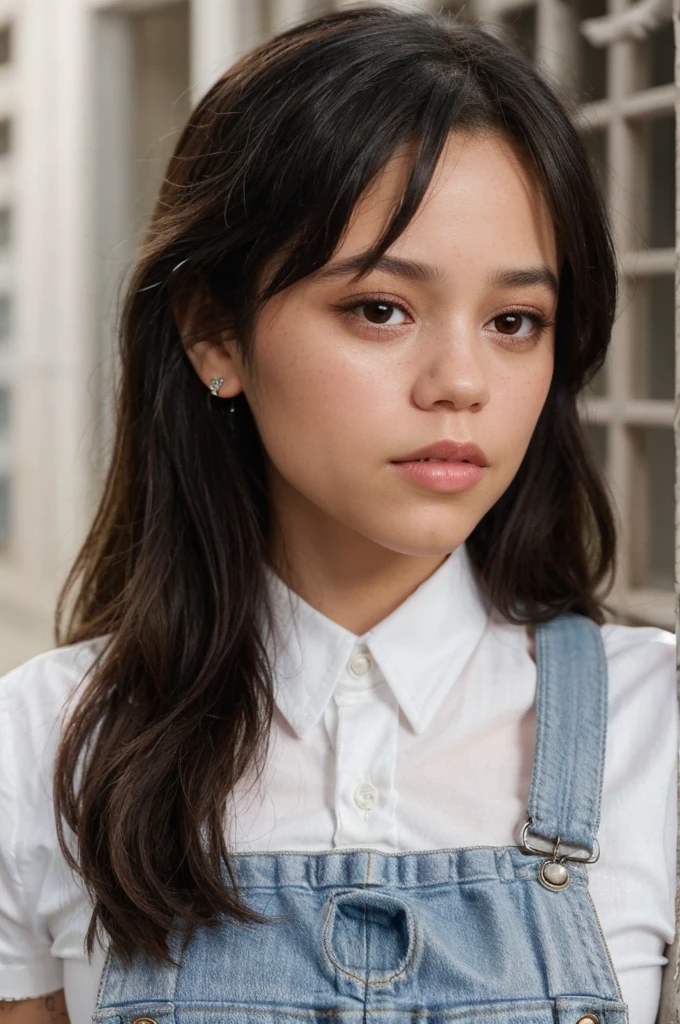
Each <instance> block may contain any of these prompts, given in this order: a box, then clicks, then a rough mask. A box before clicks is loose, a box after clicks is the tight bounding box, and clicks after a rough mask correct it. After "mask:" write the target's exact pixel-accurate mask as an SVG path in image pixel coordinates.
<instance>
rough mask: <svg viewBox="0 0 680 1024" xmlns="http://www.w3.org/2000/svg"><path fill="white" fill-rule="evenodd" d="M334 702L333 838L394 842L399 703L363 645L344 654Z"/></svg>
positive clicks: (339, 841) (346, 842) (341, 841)
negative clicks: (334, 814)
mask: <svg viewBox="0 0 680 1024" xmlns="http://www.w3.org/2000/svg"><path fill="white" fill-rule="evenodd" d="M333 703H334V705H335V708H336V711H337V731H336V744H335V754H336V788H335V808H336V822H337V825H336V830H335V834H334V843H335V844H336V845H342V846H345V845H358V844H360V843H363V842H366V841H367V840H368V839H369V837H370V840H371V841H372V842H378V843H384V844H386V845H388V846H391V845H396V842H397V836H396V818H395V814H394V808H395V803H396V793H395V791H394V773H395V767H396V747H397V730H398V721H399V714H398V706H397V703H396V700H395V698H394V695H393V694H392V693H391V691H390V689H389V687H388V686H387V684H386V682H385V680H384V679H382V677H381V675H380V673H379V671H378V669H377V666H376V663H375V660H374V659H373V657H372V655H371V654H370V652H369V651H367V650H366V649H365V648H364V649H359V650H356V651H355V652H354V653H353V654H352V655H351V656H350V657H349V658H348V659H347V661H346V663H345V671H344V672H343V674H342V677H341V679H340V680H339V682H338V686H337V688H336V691H335V694H334V701H333ZM369 820H370V825H369V824H368V822H369ZM369 830H370V831H369Z"/></svg>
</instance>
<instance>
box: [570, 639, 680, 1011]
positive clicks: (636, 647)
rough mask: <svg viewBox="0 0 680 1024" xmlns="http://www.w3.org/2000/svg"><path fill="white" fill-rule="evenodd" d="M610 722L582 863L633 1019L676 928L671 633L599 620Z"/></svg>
mask: <svg viewBox="0 0 680 1024" xmlns="http://www.w3.org/2000/svg"><path fill="white" fill-rule="evenodd" d="M602 634H603V639H604V642H605V648H606V651H607V660H608V669H609V723H608V731H607V755H606V760H605V769H604V780H603V781H604V785H603V794H602V801H603V804H602V821H601V826H600V832H599V839H600V845H601V858H600V860H599V861H598V862H597V863H596V864H593V865H592V867H591V868H589V875H590V889H591V892H592V896H593V899H594V902H595V905H596V907H597V909H598V912H599V916H600V919H601V922H602V926H603V929H604V932H605V935H606V938H607V943H608V946H609V950H610V952H611V955H612V958H613V961H614V964H615V966H616V970H617V975H618V978H619V982H620V985H621V988H622V991H623V996H624V999H625V1001H626V1002H627V1003H628V1006H629V1012H630V1019H631V1021H634V1022H635V1024H648V1022H649V1024H652V1022H653V1021H655V1020H656V1016H657V1010H658V1004H659V992H660V987H661V978H662V971H663V968H664V966H665V964H666V957H665V948H666V945H667V944H668V943H670V942H671V941H672V940H673V936H674V933H675V913H674V910H675V889H676V878H675V869H676V857H675V848H676V833H677V808H676V779H677V770H678V767H677V761H678V732H679V721H678V698H677V683H676V668H675V663H676V645H675V637H674V636H673V634H671V633H668V632H666V631H665V630H661V629H658V628H655V627H648V626H644V627H641V626H623V625H618V624H611V623H610V624H607V625H605V626H604V627H602Z"/></svg>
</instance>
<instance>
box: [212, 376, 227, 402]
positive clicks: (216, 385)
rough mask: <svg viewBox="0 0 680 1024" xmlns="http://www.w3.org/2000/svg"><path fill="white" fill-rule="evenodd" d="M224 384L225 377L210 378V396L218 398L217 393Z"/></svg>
mask: <svg viewBox="0 0 680 1024" xmlns="http://www.w3.org/2000/svg"><path fill="white" fill-rule="evenodd" d="M223 384H224V377H211V378H210V394H211V395H212V396H213V398H216V397H217V392H218V391H219V390H220V388H221V387H222V385H223Z"/></svg>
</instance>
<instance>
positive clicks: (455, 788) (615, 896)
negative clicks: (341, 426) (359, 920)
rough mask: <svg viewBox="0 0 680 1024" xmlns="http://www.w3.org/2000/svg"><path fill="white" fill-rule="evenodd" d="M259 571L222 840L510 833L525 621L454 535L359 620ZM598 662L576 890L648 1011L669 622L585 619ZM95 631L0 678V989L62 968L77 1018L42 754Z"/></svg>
mask: <svg viewBox="0 0 680 1024" xmlns="http://www.w3.org/2000/svg"><path fill="white" fill-rule="evenodd" d="M267 572H268V576H267V578H268V581H269V585H270V587H271V588H272V595H273V598H274V602H275V609H276V628H275V635H274V636H269V635H267V636H266V646H267V650H268V652H269V654H270V657H271V659H272V664H273V666H274V667H275V687H276V704H277V706H276V710H275V716H274V721H273V724H272V733H271V737H270V746H269V751H268V756H267V764H266V769H265V774H264V776H263V778H262V779H261V780H260V781H259V782H253V780H242V782H241V783H240V784H239V786H238V787H237V789H236V791H235V792H234V794H232V796H231V797H230V800H229V804H228V822H229V828H228V839H229V843H230V847H231V848H232V849H235V850H237V851H240V850H242V851H258V850H259V851H275V850H279V851H280V850H296V851H300V850H308V851H312V850H327V849H335V848H341V847H356V846H362V847H369V848H375V849H378V850H382V851H386V852H403V851H413V850H432V849H441V848H447V847H459V846H475V845H499V846H500V845H510V844H514V843H516V842H517V831H518V827H519V826H521V824H522V822H523V821H524V820H525V819H526V804H527V798H528V791H529V784H530V778H531V767H532V756H533V744H534V728H535V711H534V698H535V689H536V665H535V664H534V662H533V660H532V658H531V656H530V653H529V643H528V636H527V632H526V630H525V629H524V628H523V627H521V626H516V625H513V624H511V623H508V622H506V621H505V620H504V619H502V618H501V617H500V616H499V615H498V614H496V613H495V612H493V613H492V614H491V615H490V616H488V615H487V613H486V611H485V608H484V605H483V602H482V600H481V598H480V595H479V592H478V590H477V587H476V583H475V581H474V577H473V574H472V570H471V566H470V562H469V557H468V555H467V552H466V550H465V547H464V546H461V547H460V548H458V549H457V550H456V551H455V552H453V554H452V555H451V556H450V557H449V558H447V559H446V560H445V561H444V562H443V563H442V565H441V566H440V567H439V568H438V569H437V570H436V572H434V573H433V574H432V575H431V576H430V577H429V579H427V580H426V581H425V582H424V583H423V584H421V585H420V586H419V587H418V588H417V589H416V590H415V591H414V593H413V594H411V596H410V597H409V598H408V599H407V600H406V601H404V602H403V603H402V604H401V605H400V606H399V607H398V608H397V609H396V610H395V611H394V612H392V614H391V615H389V616H387V618H385V619H384V620H383V621H382V622H380V623H379V624H378V625H377V626H375V627H374V628H373V629H371V630H369V632H367V633H366V634H365V635H364V636H362V637H357V636H355V635H354V634H353V633H351V632H349V631H348V630H346V629H344V628H343V627H341V626H339V625H338V624H337V623H335V622H333V621H331V620H330V619H328V618H327V617H325V616H324V615H322V614H321V613H320V612H318V611H316V610H315V609H314V608H312V607H311V606H310V605H309V604H307V603H306V602H305V601H303V600H302V599H301V598H300V597H298V595H297V594H295V593H294V592H293V591H292V590H290V589H289V588H288V587H286V586H285V584H283V582H282V581H281V580H280V579H279V578H278V577H277V576H275V575H274V574H273V573H271V572H270V571H269V570H268V571H267ZM601 632H602V637H603V640H604V644H605V651H606V655H607V664H608V671H609V723H608V741H607V758H606V762H605V770H604V780H603V798H602V799H603V803H602V820H601V826H600V831H599V841H600V845H601V850H602V853H601V858H600V860H599V861H598V862H597V863H596V864H594V865H592V866H591V867H590V869H589V872H590V889H591V894H592V896H593V901H594V903H595V907H596V909H597V912H598V915H599V918H600V921H601V924H602V928H603V932H604V935H605V938H606V940H607V944H608V947H609V950H610V953H611V956H612V960H613V963H614V966H615V968H616V970H617V974H618V977H619V981H620V984H621V987H622V990H623V996H624V999H625V1000H626V1001H627V1002H628V1003H629V1007H630V1021H631V1024H654V1020H655V1017H656V1011H657V1005H658V999H659V987H660V982H661V967H662V965H663V964H664V963H665V957H664V955H663V954H664V946H665V944H666V943H667V942H670V941H671V940H672V937H673V933H674V913H673V905H674V895H675V842H676V802H675V781H676V765H677V747H678V711H677V699H676V684H675V638H674V637H673V635H672V634H671V633H668V632H666V631H664V630H660V629H656V628H652V627H629V626H620V625H614V624H607V625H605V626H603V627H601ZM103 641H105V638H98V639H97V640H94V641H87V642H83V643H80V644H74V645H71V646H69V647H63V648H57V649H55V650H52V651H47V652H45V653H44V654H41V655H38V656H37V657H36V658H33V659H31V660H30V661H28V662H25V663H24V664H23V665H20V666H19V667H18V668H16V669H14V670H12V671H11V672H9V673H7V674H6V675H5V676H3V677H2V678H0V822H2V828H1V829H0V999H2V998H28V997H30V996H37V995H41V994H43V993H46V992H50V991H54V990H55V989H58V988H61V987H64V988H65V991H66V1001H67V1007H68V1010H69V1015H70V1018H71V1024H88V1022H89V1020H90V1016H91V1013H92V1009H93V1007H94V1004H95V1000H96V993H97V987H98V984H99V978H100V974H101V969H102V966H103V959H104V951H103V950H101V949H99V947H96V953H95V956H94V958H93V961H92V963H91V964H88V963H87V960H86V958H85V954H84V951H83V939H84V935H85V931H86V928H87V925H88V923H89V915H90V913H91V907H90V905H89V903H88V901H87V899H86V897H85V895H84V894H83V892H82V890H81V888H80V887H79V885H78V883H77V881H76V880H75V879H74V877H73V876H72V874H71V873H70V871H69V870H68V869H67V868H66V865H65V864H64V862H63V859H62V858H61V855H60V853H59V850H58V844H57V840H56V835H55V829H54V821H53V814H52V806H51V796H50V787H51V771H52V764H53V759H54V753H55V749H56V743H57V739H58V728H57V727H56V726H57V725H58V718H59V712H60V709H61V707H62V705H63V702H64V700H65V699H66V698H67V697H68V695H69V694H70V693H71V692H72V691H73V689H74V688H75V687H76V686H77V685H78V683H79V682H80V681H81V680H82V678H83V676H84V673H85V671H86V669H87V667H88V666H89V664H90V663H91V661H92V658H93V656H94V654H95V653H96V652H97V651H98V650H99V649H100V645H101V643H102V642H103Z"/></svg>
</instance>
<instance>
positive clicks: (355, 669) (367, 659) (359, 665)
mask: <svg viewBox="0 0 680 1024" xmlns="http://www.w3.org/2000/svg"><path fill="white" fill-rule="evenodd" d="M370 667H371V656H370V654H355V655H354V657H353V658H350V660H349V664H348V666H347V668H348V669H349V671H350V672H351V673H352V675H353V676H365V675H366V673H367V672H368V671H369V669H370Z"/></svg>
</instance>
